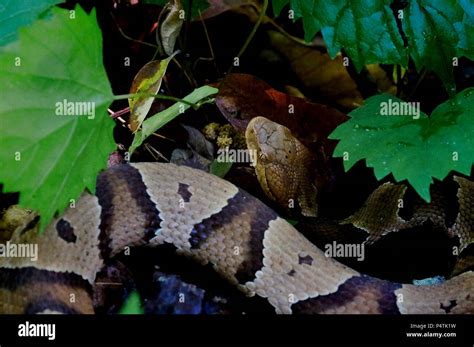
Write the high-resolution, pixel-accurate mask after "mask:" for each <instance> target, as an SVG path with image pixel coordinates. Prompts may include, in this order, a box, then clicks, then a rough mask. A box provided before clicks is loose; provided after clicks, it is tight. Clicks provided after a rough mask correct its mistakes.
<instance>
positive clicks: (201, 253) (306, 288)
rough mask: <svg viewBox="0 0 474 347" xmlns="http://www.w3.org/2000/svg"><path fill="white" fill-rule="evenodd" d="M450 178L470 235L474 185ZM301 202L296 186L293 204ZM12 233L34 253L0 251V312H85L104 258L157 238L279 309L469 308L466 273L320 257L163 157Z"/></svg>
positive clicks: (256, 211) (278, 222) (120, 170)
mask: <svg viewBox="0 0 474 347" xmlns="http://www.w3.org/2000/svg"><path fill="white" fill-rule="evenodd" d="M457 183H458V185H459V189H458V194H457V196H458V199H459V205H460V209H459V215H458V216H457V219H456V224H455V226H453V227H452V230H454V231H457V233H458V235H461V236H460V237H461V238H462V237H464V240H465V242H468V240H467V239H468V238H469V237H470V236H469V235H471V233H472V228H473V211H474V198H473V184H472V182H470V181H469V180H467V179H465V178H461V177H458V178H457ZM298 189H299V188H298ZM298 189H297V188H295V192H296V191H299V192H300V193H301V192H302V191H301V190H298ZM306 192H308V191H307V190H306ZM399 194H401V195H402V196H403V192H399ZM285 198H286V197H285ZM307 201H308V199H307V196H303V197H302V200H301V205H302V207H303V209H306V208H308V205H307ZM361 211H362V212H361V214H364V213H363V211H364V210H363V209H362V210H361ZM395 212H396V211H395ZM360 220H361V219H360V218H359V219H357V218H355V217H354V218H353V220H352V222H353V223H355V224H357V223H356V221H360ZM349 222H351V221H350V220H346V221H345V223H349ZM397 222H398V223H399V225H402V224H403V223H402V221H401V220H398V219H397ZM23 229H24V228H23ZM378 232H381V231H380V230H379V231H378ZM10 242H11V243H16V244H21V243H35V244H38V259H37V261H32V260H31V259H29V258H14V257H11V258H6V257H4V258H0V312H2V313H53V312H61V313H93V312H94V307H93V301H92V299H91V291H92V288H93V286H94V281H95V279H96V274H97V273H98V271H100V269H101V268H102V267H103V266H104V261H105V260H106V259H109V258H110V257H113V256H114V255H117V254H118V253H120V252H122V251H123V250H124V248H125V247H129V246H149V247H155V248H156V250H157V251H159V249H160V247H161V246H163V245H165V244H171V245H173V246H174V247H175V248H176V250H177V252H178V253H179V254H182V255H184V256H187V257H191V258H193V259H195V260H196V261H198V262H200V263H201V264H208V263H210V264H212V266H213V268H214V269H215V271H217V272H218V273H219V274H221V275H222V276H223V277H224V278H225V279H227V280H228V281H229V282H231V283H232V284H234V285H235V286H237V287H238V288H239V289H240V290H242V291H243V292H244V293H245V294H247V295H249V296H253V295H259V296H261V297H263V298H266V299H267V300H268V302H269V303H270V304H271V305H273V306H274V307H275V310H276V312H277V313H286V314H288V313H390V314H395V313H443V314H444V313H472V312H474V295H473V294H474V272H472V271H468V272H464V273H462V274H460V275H458V276H456V277H453V278H451V279H449V280H447V281H446V282H444V283H442V284H438V285H432V286H415V285H410V284H398V283H393V282H389V281H385V280H381V279H377V278H373V277H370V276H367V275H363V274H361V273H358V272H357V271H355V270H353V269H351V268H349V267H347V266H345V265H343V264H341V263H339V262H337V261H335V260H334V259H332V258H330V257H326V256H325V254H324V252H323V251H321V250H320V249H318V248H317V247H316V246H315V245H314V244H312V243H311V242H310V241H308V240H307V239H306V238H305V237H304V236H302V235H301V234H300V233H299V232H298V231H297V230H296V229H295V228H293V227H292V226H291V225H290V224H289V223H287V222H286V221H285V220H284V219H282V218H280V217H279V216H278V215H277V214H276V213H275V212H274V211H273V210H272V209H270V208H269V207H267V206H266V205H265V204H263V203H262V202H260V201H259V200H257V199H256V198H254V197H253V196H251V195H250V194H248V193H246V192H245V191H243V190H241V189H239V188H237V187H236V186H234V185H233V184H231V183H229V182H227V181H225V180H223V179H221V178H218V177H216V176H213V175H210V174H207V173H205V172H202V171H199V170H195V169H191V168H188V167H182V166H176V165H173V164H164V163H132V164H124V165H118V166H114V167H111V168H109V169H108V170H106V171H104V172H102V173H101V174H100V176H99V177H98V180H97V191H96V195H91V194H88V193H84V194H83V195H82V196H81V198H80V199H79V200H78V201H77V203H76V206H75V208H70V209H68V210H67V211H66V212H65V213H64V214H63V215H62V217H61V218H58V219H56V220H54V221H53V222H52V223H51V224H50V225H49V226H48V228H47V230H46V231H45V232H44V234H42V235H38V234H37V233H36V232H35V230H34V229H31V230H27V229H25V230H21V228H19V229H17V230H16V231H15V233H14V234H13V236H12V238H11V240H10ZM72 296H74V298H75V299H74V300H73V301H72V300H71V297H72Z"/></svg>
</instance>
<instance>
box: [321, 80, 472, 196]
mask: <svg viewBox="0 0 474 347" xmlns="http://www.w3.org/2000/svg"><path fill="white" fill-rule="evenodd" d="M414 106H415V108H409V107H408V104H407V103H404V102H403V101H402V100H400V99H398V98H396V97H393V96H390V95H376V96H373V97H371V98H369V99H367V100H366V102H365V104H364V106H362V107H360V108H358V109H356V110H354V111H352V112H351V113H350V114H349V117H351V118H350V119H349V120H348V121H347V122H345V123H343V124H341V125H340V126H339V127H337V128H336V130H334V132H333V133H332V134H331V136H330V138H332V139H338V140H341V141H340V142H339V143H338V145H337V146H336V149H335V151H334V155H335V156H337V157H343V158H344V167H345V169H346V170H349V169H350V168H351V167H352V166H353V165H354V164H355V163H356V162H358V161H359V160H361V159H365V161H366V164H367V166H368V167H372V168H374V174H375V176H376V178H377V179H381V178H383V177H385V176H386V175H388V174H389V173H392V174H393V176H394V178H395V180H396V181H401V180H405V179H406V180H408V182H409V183H410V184H411V185H412V186H413V188H415V190H416V191H417V192H418V194H420V196H421V197H423V198H424V199H425V200H427V201H429V200H430V192H429V186H430V184H431V183H432V182H433V178H437V179H440V180H441V179H443V178H445V177H446V175H448V174H449V172H450V171H452V170H454V171H457V172H460V173H463V174H466V175H469V174H470V172H471V168H472V165H473V163H474V139H473V136H472V134H474V114H473V111H472V110H473V109H474V88H469V89H466V90H464V91H463V92H461V93H459V94H458V95H456V97H455V98H453V99H452V100H449V101H446V102H445V103H443V104H441V105H439V106H438V107H437V108H436V109H435V110H434V111H433V113H432V114H431V117H428V116H427V115H426V114H424V113H422V112H420V113H417V111H416V110H417V108H416V107H417V106H418V105H416V104H415V105H414ZM397 108H398V109H397ZM403 108H405V109H403ZM387 112H388V113H389V114H391V115H386V113H387ZM399 113H401V114H399ZM397 114H398V115H397Z"/></svg>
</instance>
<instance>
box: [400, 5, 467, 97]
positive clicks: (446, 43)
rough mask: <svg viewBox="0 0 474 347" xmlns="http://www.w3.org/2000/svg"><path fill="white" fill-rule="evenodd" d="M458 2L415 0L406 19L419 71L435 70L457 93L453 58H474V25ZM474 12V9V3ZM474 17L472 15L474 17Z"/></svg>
mask: <svg viewBox="0 0 474 347" xmlns="http://www.w3.org/2000/svg"><path fill="white" fill-rule="evenodd" d="M467 7H468V5H467V4H466V3H464V4H463V6H461V5H460V4H459V3H458V0H411V1H410V3H409V6H408V7H407V8H406V10H405V14H404V16H403V19H402V25H403V29H404V31H405V32H406V35H407V38H408V44H409V49H410V54H411V56H412V58H413V60H414V62H415V65H416V67H417V69H418V70H420V69H421V68H422V67H423V66H424V67H426V68H428V69H430V70H433V71H434V72H436V74H437V75H438V76H439V77H440V78H441V80H442V81H443V82H444V84H445V86H446V88H447V90H448V92H450V93H451V94H454V93H455V82H454V76H453V58H455V57H459V56H460V55H467V56H470V57H471V58H473V57H472V52H473V51H472V50H473V49H474V47H472V46H471V47H469V46H468V45H470V44H472V43H473V42H474V37H473V35H474V31H473V30H472V29H473V28H474V26H473V25H472V24H473V23H472V19H470V18H469V15H468V14H467V13H466V11H465V8H466V9H467ZM470 11H471V12H474V6H473V5H472V4H471V8H470ZM471 16H472V14H471Z"/></svg>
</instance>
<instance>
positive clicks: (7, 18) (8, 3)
mask: <svg viewBox="0 0 474 347" xmlns="http://www.w3.org/2000/svg"><path fill="white" fill-rule="evenodd" d="M60 2H62V0H2V1H1V2H0V46H2V45H5V44H7V43H10V42H12V41H14V40H16V38H17V36H18V34H17V33H18V29H19V28H20V27H22V26H25V25H28V24H31V23H32V22H33V21H34V20H35V19H36V18H37V17H38V16H39V15H41V14H42V13H44V12H45V11H46V10H48V9H49V8H50V7H51V6H53V5H55V4H57V3H60Z"/></svg>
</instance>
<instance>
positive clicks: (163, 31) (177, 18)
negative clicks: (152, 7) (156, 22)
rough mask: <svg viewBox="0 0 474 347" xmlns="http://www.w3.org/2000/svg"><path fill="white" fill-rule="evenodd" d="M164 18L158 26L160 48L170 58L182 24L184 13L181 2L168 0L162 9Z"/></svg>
mask: <svg viewBox="0 0 474 347" xmlns="http://www.w3.org/2000/svg"><path fill="white" fill-rule="evenodd" d="M166 12H168V13H167V14H166V17H165V19H164V20H163V22H162V23H161V25H160V40H161V46H162V47H163V50H164V51H165V53H166V54H167V55H168V56H170V55H171V54H173V52H174V46H175V44H176V39H177V38H178V36H179V32H180V31H181V27H182V26H183V22H184V11H183V4H182V3H181V0H170V1H169V2H168V4H167V5H166V6H165V8H164V9H163V13H166Z"/></svg>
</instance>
